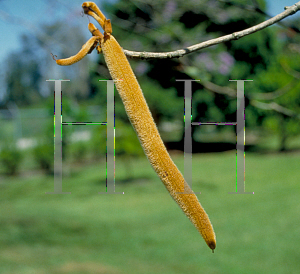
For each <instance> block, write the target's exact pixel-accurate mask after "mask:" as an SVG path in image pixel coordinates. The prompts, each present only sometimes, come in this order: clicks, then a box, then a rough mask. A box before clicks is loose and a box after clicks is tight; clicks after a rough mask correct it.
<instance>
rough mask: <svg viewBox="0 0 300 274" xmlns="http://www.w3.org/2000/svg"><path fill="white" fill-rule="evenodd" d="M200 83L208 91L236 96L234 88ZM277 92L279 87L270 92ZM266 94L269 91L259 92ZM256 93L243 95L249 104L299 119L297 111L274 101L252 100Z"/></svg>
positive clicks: (280, 90)
mask: <svg viewBox="0 0 300 274" xmlns="http://www.w3.org/2000/svg"><path fill="white" fill-rule="evenodd" d="M201 84H202V85H203V86H204V87H205V88H206V89H208V90H210V91H213V92H215V93H219V94H226V95H228V96H231V97H236V96H237V92H236V90H234V89H232V88H229V87H221V86H218V85H216V84H213V83H211V82H209V81H202V82H201ZM288 85H289V84H288ZM284 88H285V87H284ZM277 92H282V89H279V90H278V91H274V92H272V94H277ZM268 94H269V93H261V95H265V96H267V95H268ZM256 95H259V94H255V95H252V94H251V96H249V95H245V97H248V98H249V101H250V104H251V105H252V106H255V107H257V108H261V109H267V110H275V111H276V112H278V113H282V114H284V115H286V116H289V117H295V118H297V119H300V114H299V113H297V112H295V111H293V110H290V109H288V108H285V107H283V106H281V105H279V104H277V103H275V102H272V103H263V102H259V101H257V100H254V99H253V97H256Z"/></svg>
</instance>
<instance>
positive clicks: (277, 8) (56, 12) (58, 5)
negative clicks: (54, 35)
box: [0, 0, 300, 77]
mask: <svg viewBox="0 0 300 274" xmlns="http://www.w3.org/2000/svg"><path fill="white" fill-rule="evenodd" d="M104 1H106V2H113V1H116V0H97V1H96V2H97V4H98V5H99V6H100V7H101V3H102V2H104ZM296 2H297V0H267V7H268V9H267V12H268V13H269V14H270V15H272V16H274V15H276V14H278V13H280V12H282V11H284V9H283V8H284V6H291V5H293V4H295V3H296ZM0 3H1V5H0V37H1V38H0V45H1V47H0V61H1V65H2V64H3V62H4V61H5V59H6V57H7V56H8V55H9V53H11V52H12V51H17V50H18V48H19V47H20V46H19V43H20V40H19V37H20V35H21V34H22V33H25V32H28V31H29V32H35V31H42V29H41V28H40V27H39V24H41V23H50V22H52V21H55V20H58V19H61V20H65V22H66V27H67V25H68V24H72V23H74V22H75V21H76V20H78V18H82V17H81V11H82V9H81V4H82V3H83V0H24V1H16V0H0ZM11 15H13V17H11ZM294 16H300V11H299V12H298V13H297V14H296V15H294ZM88 37H90V34H89V33H87V38H88ZM0 68H2V66H0ZM0 74H1V72H0ZM0 77H1V76H0Z"/></svg>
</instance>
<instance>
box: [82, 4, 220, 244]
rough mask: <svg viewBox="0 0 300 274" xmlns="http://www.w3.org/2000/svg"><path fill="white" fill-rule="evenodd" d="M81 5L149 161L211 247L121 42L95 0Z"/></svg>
mask: <svg viewBox="0 0 300 274" xmlns="http://www.w3.org/2000/svg"><path fill="white" fill-rule="evenodd" d="M82 7H83V8H84V11H85V13H87V14H89V15H91V16H93V17H94V18H95V19H98V20H97V21H98V22H99V23H100V25H101V27H102V28H103V29H104V36H103V37H101V38H100V36H98V33H99V31H98V30H97V29H96V27H95V26H94V25H93V24H89V30H90V31H91V33H92V34H93V35H97V36H94V37H97V38H98V39H99V40H100V44H101V48H102V52H103V55H104V59H105V61H106V64H107V66H108V69H109V72H110V74H111V77H112V78H113V79H114V80H118V79H122V81H115V84H116V87H117V90H118V92H119V94H120V96H121V99H122V101H123V104H124V106H125V110H126V113H127V115H128V117H129V120H130V122H131V124H132V126H133V128H134V129H135V131H136V133H137V135H138V138H139V140H140V143H141V145H142V147H143V149H144V151H145V154H146V156H147V158H148V160H149V162H150V164H151V165H152V167H153V169H154V170H155V172H156V173H157V175H158V176H159V178H160V179H161V181H162V182H163V184H164V185H165V187H166V188H167V190H168V191H169V193H170V195H171V196H172V197H173V199H174V200H175V201H176V203H177V204H178V205H179V206H180V208H181V209H182V210H183V212H184V213H185V214H186V216H187V217H188V218H189V219H190V220H191V222H192V223H193V224H194V226H195V227H196V228H197V229H198V231H199V232H200V234H201V235H202V237H203V238H204V240H205V241H206V243H207V245H208V246H209V247H210V248H211V249H212V250H214V249H215V248H216V236H215V233H214V230H213V227H212V225H211V222H210V220H209V217H208V215H207V214H206V212H205V210H204V209H203V207H202V206H201V204H200V202H199V201H198V198H197V196H196V195H195V194H194V192H193V191H192V189H191V188H190V187H189V185H188V184H187V183H186V182H185V180H184V178H183V176H182V174H181V173H180V171H179V170H178V168H177V167H176V165H175V164H174V162H173V161H172V159H171V157H170V155H169V153H168V152H167V150H166V148H165V146H164V144H163V141H162V139H161V137H160V135H159V132H158V129H157V127H156V125H155V122H154V120H153V118H152V115H151V112H150V110H149V107H148V105H147V103H146V100H145V98H144V95H143V93H142V90H141V88H140V86H139V84H138V82H137V79H136V77H135V75H134V73H133V71H132V69H131V66H130V64H129V62H128V60H127V58H126V56H125V54H124V52H123V50H122V48H121V46H120V45H119V44H118V42H117V41H116V39H115V38H114V37H113V36H112V35H111V25H110V21H109V20H107V19H106V18H105V17H104V15H103V14H102V13H101V11H100V10H99V8H98V7H97V6H96V4H95V3H93V2H84V3H83V4H82ZM96 7H97V8H96ZM93 14H94V15H93ZM180 192H184V194H180ZM186 193H187V194H186Z"/></svg>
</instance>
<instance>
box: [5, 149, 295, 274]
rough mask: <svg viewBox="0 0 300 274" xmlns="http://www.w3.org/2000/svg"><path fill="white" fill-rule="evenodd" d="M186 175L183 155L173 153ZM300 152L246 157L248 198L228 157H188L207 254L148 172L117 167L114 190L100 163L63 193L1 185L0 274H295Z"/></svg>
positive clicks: (26, 183) (67, 180)
mask: <svg viewBox="0 0 300 274" xmlns="http://www.w3.org/2000/svg"><path fill="white" fill-rule="evenodd" d="M173 159H174V161H175V162H176V163H177V164H178V166H179V168H180V169H181V170H183V155H182V154H178V155H173ZM299 160H300V157H299V154H296V153H295V154H291V153H289V154H268V155H257V154H250V153H246V191H251V192H253V191H254V192H255V194H254V195H234V194H233V195H232V194H228V192H232V191H235V151H233V152H227V153H216V154H201V155H195V154H194V155H193V189H194V191H201V193H202V194H200V195H198V197H199V199H200V201H201V203H202V205H203V207H204V208H205V210H206V212H207V213H208V214H209V216H210V219H211V221H212V224H213V226H214V229H215V232H216V236H217V248H216V250H215V253H214V254H212V252H211V250H210V249H209V248H208V247H207V245H206V243H205V242H204V240H203V239H202V237H201V236H200V234H199V233H198V232H197V230H196V229H195V228H194V227H193V225H192V224H191V223H190V221H189V220H188V219H187V217H185V216H184V214H183V213H182V212H181V210H180V209H179V207H178V206H177V205H176V203H175V202H174V201H173V200H172V198H171V197H170V196H169V194H168V193H167V191H166V189H165V188H164V186H163V185H162V183H161V182H160V180H159V179H158V177H157V176H156V174H155V173H154V171H153V170H152V168H151V167H150V165H149V163H148V162H147V159H146V157H144V158H142V159H136V160H135V161H134V162H133V163H132V164H133V168H134V169H133V175H134V176H133V178H132V180H129V181H128V180H127V179H126V178H128V176H127V174H126V170H127V169H125V165H123V164H122V162H120V161H119V160H118V158H117V159H116V191H124V192H125V194H124V195H99V194H97V193H98V192H101V191H104V190H105V165H103V164H93V165H89V166H85V167H78V166H77V167H73V168H71V169H70V170H69V172H70V173H69V175H68V176H64V178H63V191H65V192H72V194H71V195H46V194H45V192H51V191H53V177H44V176H41V175H34V173H28V174H26V176H23V177H15V178H11V179H8V178H7V177H5V178H2V179H1V184H0V190H1V191H0V214H1V215H0V216H1V217H0V246H1V249H0V273H2V274H8V273H13V274H17V273H22V274H27V273H30V274H46V273H50V274H52V273H54V274H58V273H62V274H63V273H75V274H77V273H88V274H89V273H96V274H97V273H105V274H110V273H132V274H134V273H141V274H148V273H149V274H153V273H164V274H168V273H170V274H171V273H176V274H177V273H178V274H182V273H220V274H224V273H229V274H234V273H237V274H241V273H243V274H246V273H263V274H266V273H284V274H286V273H299V269H300V250H299V242H300V226H299V212H300V202H299V197H300V196H299V194H300V185H299V175H300V172H299V163H300V161H299Z"/></svg>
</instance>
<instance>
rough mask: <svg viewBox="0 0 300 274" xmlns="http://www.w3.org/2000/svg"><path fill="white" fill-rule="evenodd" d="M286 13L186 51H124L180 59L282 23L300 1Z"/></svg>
mask: <svg viewBox="0 0 300 274" xmlns="http://www.w3.org/2000/svg"><path fill="white" fill-rule="evenodd" d="M285 9H286V10H285V11H284V12H282V13H280V14H278V15H276V16H274V17H272V18H270V19H268V20H266V21H264V22H262V23H260V24H258V25H256V26H253V27H251V28H248V29H245V30H242V31H237V32H234V33H232V34H228V35H225V36H222V37H219V38H215V39H211V40H208V41H205V42H202V43H199V44H196V45H192V46H190V47H187V48H185V49H179V50H176V51H170V52H145V51H144V52H137V51H130V50H126V49H123V51H124V53H125V55H127V56H128V57H132V58H141V59H165V58H179V57H182V56H184V55H186V54H188V53H191V52H194V51H197V50H200V49H203V48H207V47H210V46H212V45H217V44H220V43H224V42H228V41H231V40H237V39H240V38H242V37H244V36H246V35H249V34H252V33H254V32H257V31H259V30H262V29H264V28H266V27H268V26H271V25H273V24H275V23H277V22H279V21H281V20H282V19H284V18H286V17H288V16H290V15H292V14H294V13H296V12H297V11H299V10H300V1H299V2H297V3H296V4H294V5H293V6H290V7H285Z"/></svg>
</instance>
